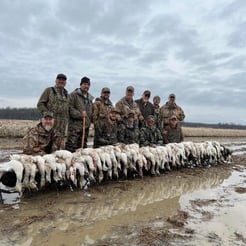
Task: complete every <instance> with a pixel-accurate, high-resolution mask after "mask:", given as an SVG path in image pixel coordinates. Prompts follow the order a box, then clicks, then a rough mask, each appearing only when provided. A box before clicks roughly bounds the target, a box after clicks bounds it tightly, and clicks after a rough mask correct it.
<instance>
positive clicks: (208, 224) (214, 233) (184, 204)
mask: <svg viewBox="0 0 246 246" xmlns="http://www.w3.org/2000/svg"><path fill="white" fill-rule="evenodd" d="M245 177H246V169H244V171H243V172H242V171H240V172H238V171H234V172H233V173H232V174H231V176H230V177H229V178H228V179H226V180H225V181H224V182H223V183H222V185H221V186H220V187H216V188H214V189H208V190H204V191H200V192H197V191H195V192H193V193H192V194H186V195H183V196H181V198H180V204H181V209H182V210H185V211H187V212H188V213H189V214H190V219H189V221H188V225H187V227H188V228H190V229H192V230H195V233H194V238H193V240H194V241H195V242H196V245H245V238H246V223H245V222H246V210H245V207H246V196H245V194H240V193H237V192H235V187H245V188H246V183H245ZM191 201H215V202H211V203H207V204H204V205H202V206H192V205H191V203H192V202H191ZM206 214H211V215H212V216H211V217H210V219H209V220H207V219H206V218H204V215H206ZM236 235H241V236H240V237H242V239H243V240H238V239H237V238H236ZM243 241H244V242H243ZM183 245H190V244H189V242H186V243H183Z"/></svg>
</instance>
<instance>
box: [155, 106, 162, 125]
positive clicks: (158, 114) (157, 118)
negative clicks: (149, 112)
mask: <svg viewBox="0 0 246 246" xmlns="http://www.w3.org/2000/svg"><path fill="white" fill-rule="evenodd" d="M154 117H155V126H156V127H157V128H159V129H160V130H161V108H160V106H159V105H158V106H154Z"/></svg>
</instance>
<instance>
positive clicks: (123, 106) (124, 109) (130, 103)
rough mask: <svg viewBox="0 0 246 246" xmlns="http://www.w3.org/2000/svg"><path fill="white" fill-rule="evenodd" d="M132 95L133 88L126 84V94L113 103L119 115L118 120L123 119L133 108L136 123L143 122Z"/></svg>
mask: <svg viewBox="0 0 246 246" xmlns="http://www.w3.org/2000/svg"><path fill="white" fill-rule="evenodd" d="M133 96H134V88H133V87H132V86H128V87H127V88H126V96H125V97H123V98H121V99H120V100H119V101H118V102H117V103H116V105H115V107H116V109H117V110H118V112H119V115H120V117H119V120H120V121H122V120H123V119H127V114H128V112H129V111H130V110H133V111H134V113H135V115H134V119H135V120H136V122H137V124H138V125H139V124H140V125H142V124H143V122H144V117H143V116H142V114H141V112H140V109H139V107H138V105H137V103H136V102H135V101H134V100H133Z"/></svg>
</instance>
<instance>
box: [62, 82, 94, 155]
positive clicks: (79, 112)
mask: <svg viewBox="0 0 246 246" xmlns="http://www.w3.org/2000/svg"><path fill="white" fill-rule="evenodd" d="M90 85H91V82H90V79H89V78H87V77H83V78H82V79H81V82H80V88H77V89H75V90H74V91H73V92H72V93H71V94H70V95H69V122H68V136H67V142H66V149H67V150H69V151H71V152H74V151H75V150H76V149H78V148H81V147H82V148H87V139H88V135H89V129H90V125H91V119H92V104H93V99H94V97H93V96H92V95H91V94H90V93H89V89H90ZM84 125H85V134H84V141H83V142H84V146H82V137H83V136H82V135H83V126H84Z"/></svg>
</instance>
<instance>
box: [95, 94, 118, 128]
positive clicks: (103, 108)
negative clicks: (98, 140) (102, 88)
mask: <svg viewBox="0 0 246 246" xmlns="http://www.w3.org/2000/svg"><path fill="white" fill-rule="evenodd" d="M112 106H113V104H112V102H111V101H110V100H109V99H108V100H104V99H103V98H102V97H100V98H96V100H95V102H94V104H93V113H92V121H93V123H94V126H95V127H96V128H97V126H98V124H99V122H100V121H102V120H105V119H108V116H109V111H110V109H111V107H112Z"/></svg>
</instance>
